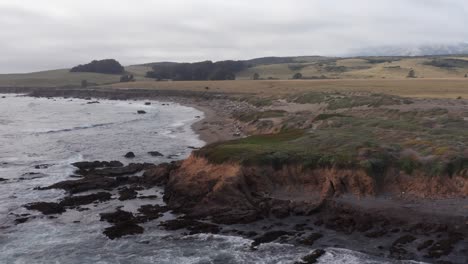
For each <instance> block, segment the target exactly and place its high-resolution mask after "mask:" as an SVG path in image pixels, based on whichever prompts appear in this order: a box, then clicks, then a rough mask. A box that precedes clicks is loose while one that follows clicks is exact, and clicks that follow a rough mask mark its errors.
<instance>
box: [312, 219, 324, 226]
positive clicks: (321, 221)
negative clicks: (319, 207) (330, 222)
mask: <svg viewBox="0 0 468 264" xmlns="http://www.w3.org/2000/svg"><path fill="white" fill-rule="evenodd" d="M314 225H316V226H321V225H323V220H322V219H319V220H317V221H315V222H314Z"/></svg>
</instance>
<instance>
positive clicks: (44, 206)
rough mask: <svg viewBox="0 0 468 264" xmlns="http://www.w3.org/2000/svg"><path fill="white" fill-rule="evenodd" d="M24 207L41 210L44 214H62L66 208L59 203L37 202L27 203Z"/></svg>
mask: <svg viewBox="0 0 468 264" xmlns="http://www.w3.org/2000/svg"><path fill="white" fill-rule="evenodd" d="M24 207H26V209H28V210H36V211H39V212H41V213H42V214H44V215H51V214H61V213H63V212H65V208H63V206H62V205H60V204H58V203H47V202H37V203H30V204H27V205H25V206H24Z"/></svg>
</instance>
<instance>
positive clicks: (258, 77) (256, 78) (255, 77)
mask: <svg viewBox="0 0 468 264" xmlns="http://www.w3.org/2000/svg"><path fill="white" fill-rule="evenodd" d="M252 79H254V80H258V79H260V74H258V73H254V75H253V77H252Z"/></svg>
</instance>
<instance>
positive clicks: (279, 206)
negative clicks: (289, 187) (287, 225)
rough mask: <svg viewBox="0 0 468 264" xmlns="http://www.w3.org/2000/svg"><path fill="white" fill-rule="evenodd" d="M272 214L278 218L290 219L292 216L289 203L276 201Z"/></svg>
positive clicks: (272, 207) (271, 210)
mask: <svg viewBox="0 0 468 264" xmlns="http://www.w3.org/2000/svg"><path fill="white" fill-rule="evenodd" d="M270 214H272V215H273V216H275V217H277V218H286V217H288V216H289V215H290V209H289V201H280V200H276V201H274V202H273V205H272V206H271V209H270Z"/></svg>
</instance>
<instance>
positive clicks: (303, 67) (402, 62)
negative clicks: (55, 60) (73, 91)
mask: <svg viewBox="0 0 468 264" xmlns="http://www.w3.org/2000/svg"><path fill="white" fill-rule="evenodd" d="M238 62H241V63H242V64H243V65H244V66H243V67H240V68H230V69H231V70H232V72H233V74H234V75H235V77H236V79H237V80H252V79H260V80H262V79H263V80H267V79H280V80H288V79H291V78H292V77H293V75H296V74H297V73H301V75H302V78H303V79H406V78H407V77H408V75H409V72H410V71H411V70H413V71H414V73H415V77H416V78H465V75H467V76H468V55H453V56H418V57H408V56H384V57H378V56H360V57H353V58H333V57H320V56H301V57H267V58H257V59H252V60H245V61H238ZM177 65H179V66H180V65H182V66H183V65H184V64H181V63H175V62H156V63H147V64H142V65H132V66H127V67H125V69H124V71H125V72H126V73H128V74H132V75H133V76H134V77H135V80H136V81H154V79H151V78H146V77H145V76H146V75H147V73H148V72H150V71H153V70H154V69H155V68H156V69H161V68H166V66H171V67H172V66H177ZM185 65H186V64H185ZM208 66H209V65H208ZM212 66H213V65H211V66H210V67H208V68H207V69H208V70H207V71H200V72H198V73H199V75H200V76H201V77H200V78H202V77H203V78H205V77H206V78H208V77H207V76H210V74H213V73H214V71H212V70H213V69H214V68H212ZM184 67H185V66H183V67H181V68H184ZM176 68H180V67H176ZM166 69H167V68H166ZM210 69H211V70H210ZM192 70H193V69H192ZM198 70H201V69H198ZM218 73H219V72H218ZM221 73H222V72H221ZM155 74H159V73H158V72H155ZM156 76H157V75H156ZM170 76H171V75H169V77H170ZM219 79H221V78H219ZM82 80H86V81H87V82H88V84H89V85H102V84H112V83H118V82H119V81H120V74H119V75H113V74H102V73H88V72H70V71H69V69H62V70H51V71H43V72H35V73H26V74H0V86H56V87H63V86H75V87H79V86H80V84H81V81H82ZM192 80H193V79H192ZM466 80H467V83H468V78H467V79H466Z"/></svg>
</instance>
